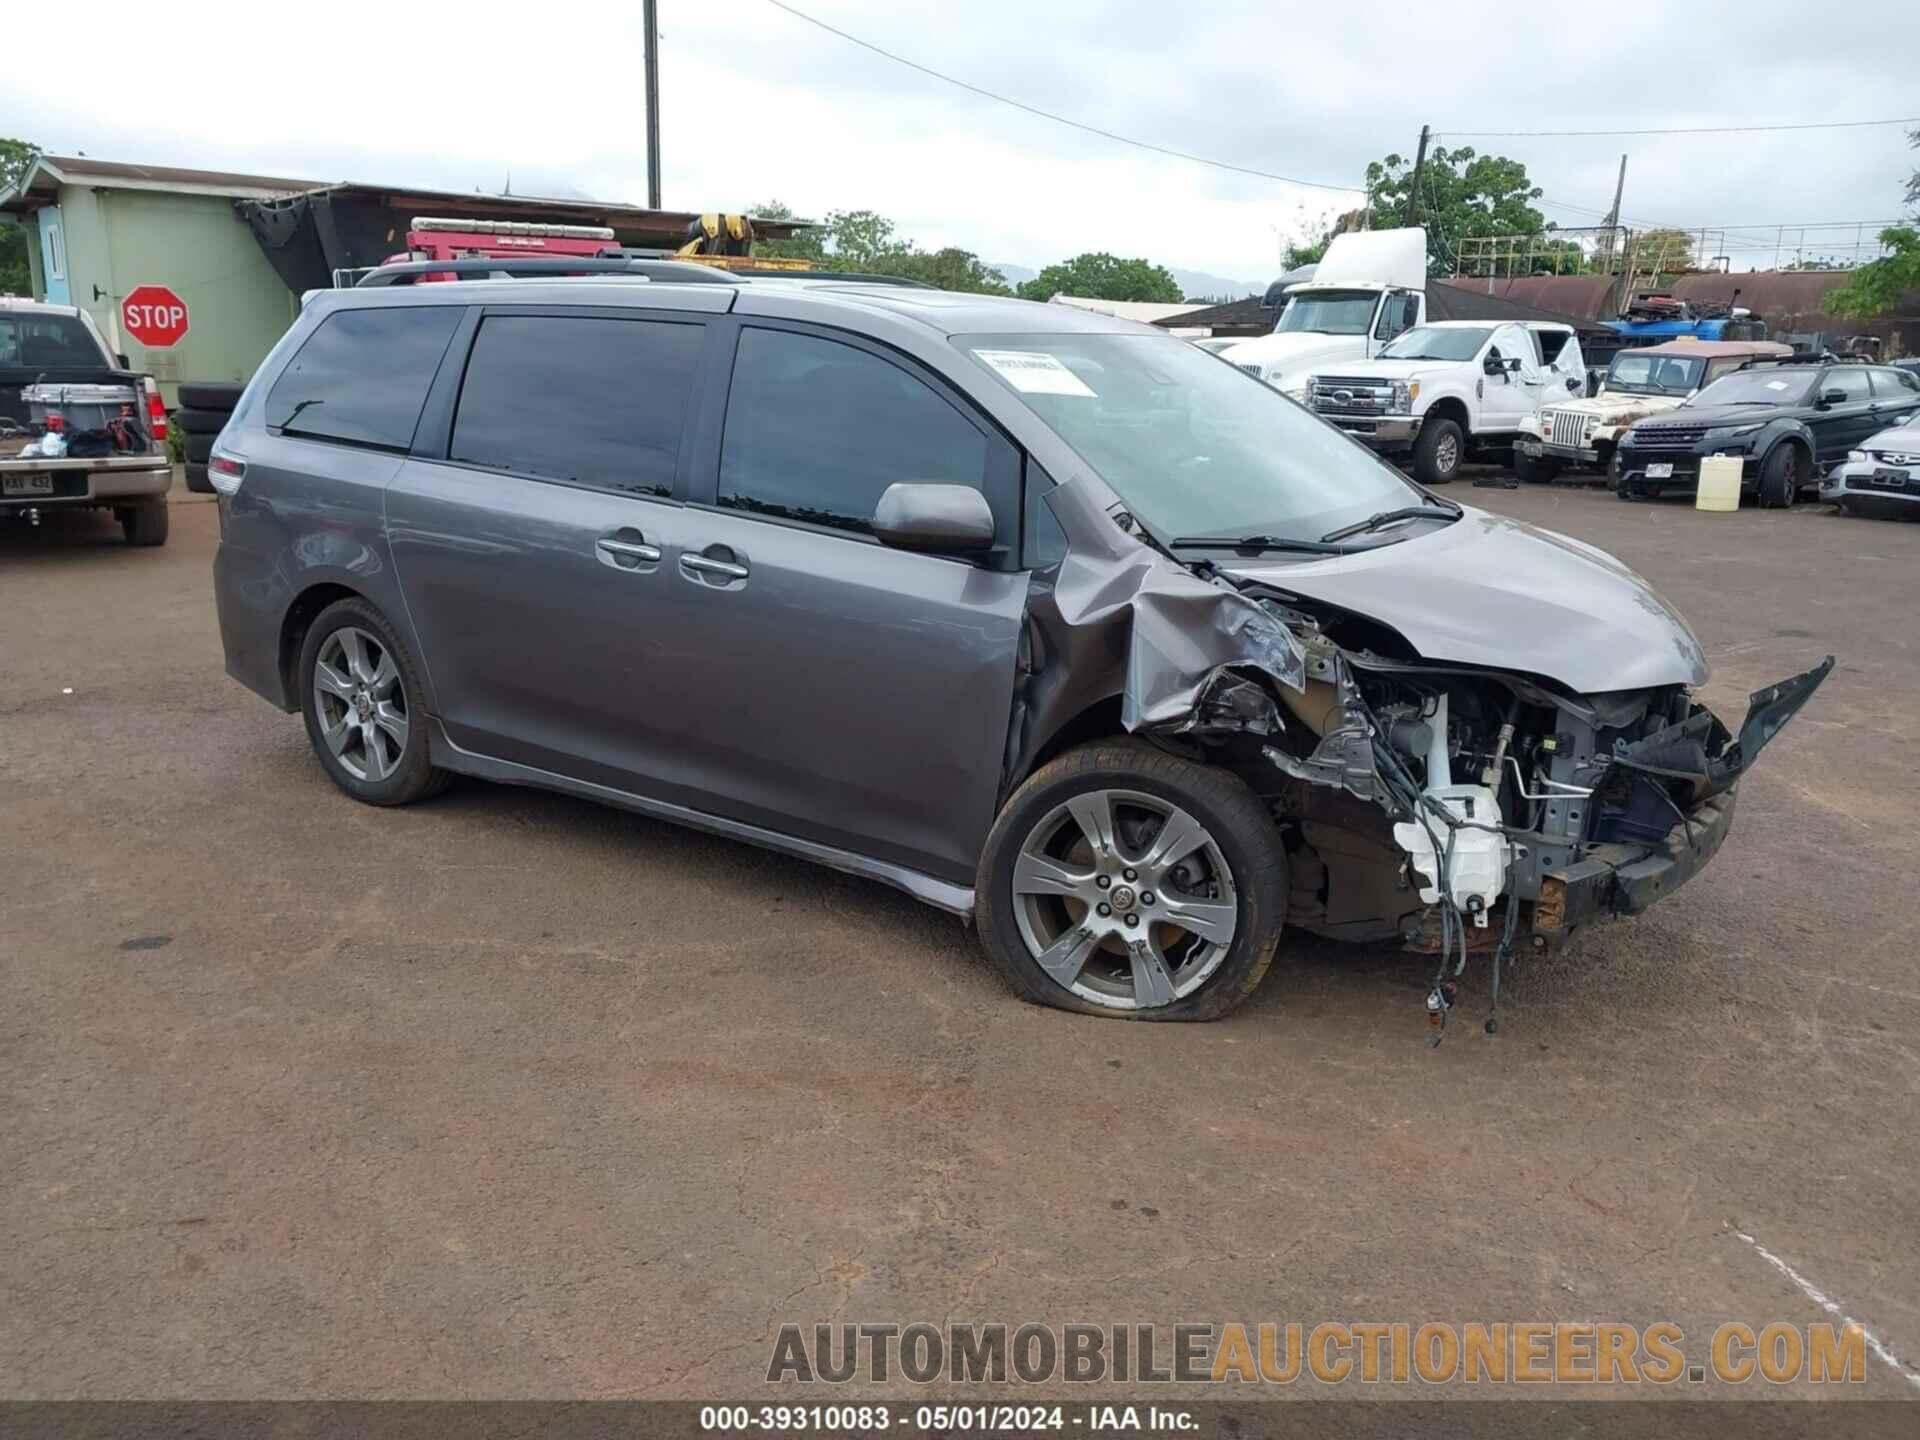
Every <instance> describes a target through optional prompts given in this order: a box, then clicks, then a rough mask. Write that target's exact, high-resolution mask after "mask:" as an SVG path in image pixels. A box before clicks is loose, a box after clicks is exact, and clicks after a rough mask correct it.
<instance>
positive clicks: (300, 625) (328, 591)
mask: <svg viewBox="0 0 1920 1440" xmlns="http://www.w3.org/2000/svg"><path fill="white" fill-rule="evenodd" d="M341 600H365V601H366V602H367V603H368V604H369V605H371V604H373V603H374V602H373V600H372V599H371V598H370V597H369V596H367V595H366V594H365V593H363V592H362V591H359V590H355V589H354V588H353V587H352V586H349V585H342V584H341V583H340V582H339V581H338V580H321V581H317V582H315V583H314V584H311V585H309V586H307V588H306V589H304V590H302V591H301V592H300V593H299V594H298V595H296V596H294V597H293V602H292V603H291V604H290V605H288V606H287V611H286V614H284V615H282V616H281V617H280V648H279V667H280V683H281V684H282V685H284V686H285V687H286V692H287V699H288V701H289V702H291V707H292V708H294V709H298V708H299V706H300V677H299V676H298V675H296V674H295V673H294V671H295V669H296V667H297V666H298V664H299V661H300V651H301V649H302V647H304V646H305V645H306V643H307V631H309V630H311V629H312V628H313V622H314V620H315V619H317V618H318V617H319V615H320V612H321V611H323V610H325V609H326V608H327V607H328V606H329V605H333V604H336V603H337V602H339V601H341Z"/></svg>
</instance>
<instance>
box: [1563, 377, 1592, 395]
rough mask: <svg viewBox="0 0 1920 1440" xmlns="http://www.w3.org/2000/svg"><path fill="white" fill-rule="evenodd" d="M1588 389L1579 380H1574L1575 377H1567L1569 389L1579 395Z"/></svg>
mask: <svg viewBox="0 0 1920 1440" xmlns="http://www.w3.org/2000/svg"><path fill="white" fill-rule="evenodd" d="M1586 388H1587V387H1586V386H1584V385H1582V384H1581V383H1580V382H1579V381H1578V380H1576V379H1574V378H1573V376H1571V375H1569V376H1568V377H1567V389H1569V390H1572V391H1574V392H1575V393H1576V394H1577V393H1578V392H1580V391H1581V390H1584V389H1586Z"/></svg>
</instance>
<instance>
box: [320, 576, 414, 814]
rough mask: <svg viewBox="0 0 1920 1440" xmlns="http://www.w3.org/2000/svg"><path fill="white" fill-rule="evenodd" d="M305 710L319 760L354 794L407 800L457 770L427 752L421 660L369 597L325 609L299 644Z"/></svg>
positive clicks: (390, 801)
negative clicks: (438, 765) (447, 768)
mask: <svg viewBox="0 0 1920 1440" xmlns="http://www.w3.org/2000/svg"><path fill="white" fill-rule="evenodd" d="M299 665H300V669H299V673H298V680H299V685H300V713H301V715H302V717H303V718H304V719H305V720H306V723H307V738H308V739H309V740H310V741H312V743H313V753H314V754H315V755H317V756H318V757H319V758H320V767H321V768H322V769H323V770H325V771H326V772H327V778H328V779H330V780H332V781H333V783H334V784H336V785H338V786H339V787H340V788H341V789H342V790H344V791H346V792H347V794H349V795H351V796H352V797H353V798H354V799H356V800H359V801H363V802H364V803H366V804H368V805H406V804H410V803H411V802H413V801H415V800H424V799H426V798H427V797H428V796H429V795H434V794H437V793H438V792H439V791H441V790H443V789H445V788H446V785H447V782H448V780H450V779H451V778H452V777H451V776H450V775H449V774H448V773H447V772H446V771H444V770H440V769H437V768H436V767H435V766H434V765H433V764H432V763H431V762H430V761H429V759H428V755H427V712H426V705H425V695H426V689H425V687H424V686H423V685H422V684H421V681H420V666H419V664H418V662H416V661H415V660H414V658H413V656H412V655H411V654H410V653H409V652H408V650H407V647H406V645H405V644H404V643H402V641H401V640H400V638H399V636H397V635H396V634H395V633H394V630H393V627H392V626H391V625H390V624H388V623H387V618H386V616H384V615H382V614H381V613H380V612H379V611H378V610H377V609H375V608H374V607H373V606H372V605H369V604H368V603H367V602H366V601H365V600H361V599H359V598H357V597H356V598H353V599H348V600H338V601H335V602H334V603H333V604H331V605H329V606H328V607H327V608H326V609H325V610H322V611H321V612H320V614H319V617H318V618H317V619H315V620H314V622H313V625H312V628H310V629H309V630H308V631H307V638H306V643H305V644H303V645H302V646H301V647H300V660H299Z"/></svg>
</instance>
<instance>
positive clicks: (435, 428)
mask: <svg viewBox="0 0 1920 1440" xmlns="http://www.w3.org/2000/svg"><path fill="white" fill-rule="evenodd" d="M373 278H377V277H373ZM208 474H209V477H210V478H211V479H212V480H213V482H214V484H215V486H216V488H217V489H218V490H219V491H220V492H221V499H220V520H221V539H220V544H219V548H218V551H217V553H216V556H215V560H214V570H213V580H214V595H215V600H216V602H217V610H218V615H219V622H220V631H221V637H222V641H223V644H224V648H225V654H226V668H227V671H228V673H229V674H230V675H231V676H233V677H234V678H235V679H237V680H238V681H240V682H241V683H242V684H244V685H246V686H248V687H250V688H251V689H253V690H255V691H257V692H258V693H259V694H261V695H262V696H264V697H266V698H267V699H268V700H269V701H271V702H272V703H273V704H275V705H277V706H279V707H280V708H282V709H284V710H287V711H289V712H294V711H297V712H299V714H300V715H301V716H302V718H303V720H304V723H305V726H306V729H307V733H308V735H309V737H310V739H311V741H312V744H313V748H314V752H315V754H316V756H317V757H318V761H319V764H320V766H321V767H322V768H323V769H324V770H325V772H326V774H327V775H328V777H329V778H330V779H331V780H332V781H333V782H334V783H335V784H336V785H338V786H339V787H340V789H341V790H343V791H345V792H346V793H347V794H348V795H350V796H352V797H354V798H355V799H357V800H361V801H364V802H366V803H369V804H373V805H396V804H401V803H405V802H408V801H414V800H419V799H422V798H424V797H426V796H428V795H431V794H432V793H434V792H435V791H436V790H438V789H439V788H440V787H441V786H443V785H444V784H446V783H447V781H448V779H449V778H450V776H451V775H453V774H454V773H460V774H465V775H471V776H479V777H482V778H484V779H489V780H495V781H501V782H504V783H507V784H518V785H532V786H538V787H542V788H546V789H552V790H558V791H563V792H566V793H569V794H574V795H579V796H585V797H589V798H592V799H596V800H600V801H604V802H607V803H610V804H614V805H620V806H624V807H626V808H629V809H632V810H636V811H639V812H641V813H644V814H648V815H653V816H658V817H662V818H665V819H668V820H672V821H675V822H677V823H681V824H685V825H691V826H695V827H698V828H701V829H705V830H709V831H713V832H717V833H719V834H721V835H727V836H732V837H735V838H737V839H741V840H745V841H750V842H752V843H755V844H759V845H764V846H768V847H771V848H773V849H776V850H781V851H785V852H787V853H790V854H794V855H799V856H802V857H805V858H807V859H809V860H814V861H818V862H820V863H823V864H826V865H831V866H835V867H837V868H840V869H843V870H847V871H850V872H853V873H855V874H859V875H864V876H869V877H872V878H875V879H879V880H882V881H885V882H887V883H889V884H892V885H896V886H898V887H900V888H901V889H903V890H905V891H907V892H908V893H910V894H912V895H915V896H917V897H919V898H920V899H922V900H924V901H927V902H929V903H930V904H932V905H935V906H938V907H940V908H942V909H945V910H948V911H951V912H953V913H954V914H957V915H961V916H967V917H970V918H971V919H973V920H974V921H975V922H976V923H977V924H978V926H979V929H980V934H981V938H982V939H983V941H984V942H985V945H986V948H987V950H988V952H989V953H990V954H991V955H992V957H993V959H994V961H995V962H996V963H997V964H998V966H999V968H1000V969H1001V970H1002V972H1003V973H1004V974H1005V975H1006V977H1007V978H1008V980H1009V982H1010V983H1011V985H1012V987H1013V988H1014V989H1015V990H1016V991H1017V992H1018V993H1019V994H1020V995H1022V996H1024V997H1026V998H1027V999H1030V1000H1034V1001H1040V1002H1044V1003H1047V1004H1051V1005H1058V1006H1062V1007H1065V1008H1069V1009H1076V1010H1082V1011H1086V1012H1089V1013H1093V1014H1100V1015H1125V1016H1136V1017H1143V1018H1149V1019H1205V1018H1212V1017H1215V1016H1218V1015H1221V1014H1224V1013H1225V1012H1226V1011H1228V1010H1230V1009H1232V1008H1233V1007H1234V1006H1235V1005H1236V1004H1238V1003H1239V1002H1240V1001H1241V1000H1242V999H1244V998H1245V997H1246V995H1247V994H1249V993H1250V992H1251V991H1252V990H1253V988H1254V987H1255V985H1257V984H1258V983H1259V980H1260V978H1261V976H1262V975H1263V974H1264V973H1265V971H1266V970H1267V968H1268V966H1269V964H1270V963H1271V962H1272V960H1273V958H1274V955H1275V952H1276V949H1277V947H1278V945H1279V943H1280V940H1281V936H1282V927H1283V924H1291V925H1293V926H1295V927H1297V928H1299V929H1301V930H1306V931H1310V932H1314V933H1318V934H1323V935H1330V936H1336V937H1340V938H1346V939H1357V940H1383V939H1399V938H1403V937H1412V938H1413V939H1414V941H1415V942H1416V943H1419V944H1424V945H1425V946H1427V947H1428V948H1430V949H1434V948H1439V947H1440V946H1441V945H1443V944H1444V946H1445V948H1446V950H1447V951H1448V953H1449V954H1450V953H1451V952H1452V951H1453V950H1454V949H1456V948H1458V949H1461V951H1462V961H1464V956H1465V947H1466V946H1467V936H1468V933H1469V932H1470V931H1474V930H1476V929H1477V928H1479V927H1483V926H1487V925H1489V924H1495V923H1497V924H1498V925H1499V926H1500V927H1501V928H1500V930H1499V931H1498V932H1496V933H1498V934H1499V935H1500V936H1501V937H1502V938H1503V940H1504V941H1505V942H1506V943H1508V944H1511V943H1515V942H1516V941H1517V940H1520V939H1525V938H1526V937H1527V936H1529V935H1532V936H1535V937H1538V942H1537V943H1539V944H1541V945H1552V944H1557V943H1559V942H1560V941H1561V940H1563V939H1564V938H1566V937H1567V936H1568V935H1570V934H1572V933H1575V932H1577V931H1578V930H1579V929H1580V928H1581V927H1582V926H1583V925H1585V924H1586V923H1588V922H1590V921H1592V920H1594V919H1596V918H1598V917H1601V916H1608V915H1623V914H1632V913H1635V912H1638V911H1640V910H1643V909H1645V908H1646V907H1647V906H1648V905H1650V904H1652V903H1653V902H1654V901H1655V900H1657V899H1659V898H1661V897H1663V896H1665V895H1667V894H1670V893H1671V892H1672V891H1673V890H1674V889H1675V888H1676V887H1677V886H1679V885H1680V884H1681V883H1682V882H1683V881H1685V880H1686V879H1688V877H1690V876H1691V875H1693V874H1694V873H1696V872H1697V871H1698V870H1699V869H1700V867H1701V866H1702V865H1704V864H1705V863H1706V862H1707V860H1708V859H1709V858H1710V857H1711V856H1712V855H1713V854H1714V853H1715V851H1716V850H1717V849H1718V848H1719V846H1720V845H1721V843H1722V842H1723V840H1724V839H1725V838H1726V835H1727V833H1728V829H1729V826H1730V825H1731V822H1732V816H1733V803H1734V790H1733V786H1734V782H1735V780H1736V779H1737V778H1738V776H1739V775H1740V773H1741V772H1742V771H1743V770H1744V769H1745V768H1746V767H1747V766H1748V765H1750V764H1751V763H1752V762H1753V760H1754V758H1755V757H1756V756H1757V754H1758V753H1759V751H1760V749H1761V747H1762V746H1763V745H1765V744H1766V743H1767V741H1768V739H1770V738H1771V736H1772V735H1773V734H1774V733H1775V732H1776V731H1777V730H1778V729H1779V727H1780V726H1781V725H1782V724H1783V723H1784V722H1785V721H1786V719H1787V718H1788V717H1789V716H1790V715H1791V714H1793V713H1794V711H1795V710H1797V709H1798V708H1799V706H1800V705H1801V704H1803V703H1804V702H1805V700H1806V699H1807V697H1808V696H1809V695H1811V694H1812V693H1813V691H1814V689H1815V688H1816V687H1817V686H1818V685H1819V684H1820V682H1821V680H1822V679H1823V678H1824V677H1825V675H1826V673H1827V669H1828V667H1830V666H1831V664H1832V661H1831V660H1830V659H1829V660H1828V661H1827V662H1825V663H1824V664H1822V665H1820V666H1817V667H1815V668H1814V669H1813V670H1811V671H1809V672H1807V673H1806V674H1804V675H1801V676H1798V677H1796V678H1794V679H1793V680H1790V681H1787V682H1784V683H1783V684H1781V685H1778V686H1774V687H1770V688H1769V689H1768V690H1767V691H1764V692H1762V693H1761V694H1760V695H1758V696H1756V697H1755V703H1754V706H1753V709H1752V712H1751V713H1750V715H1749V717H1748V719H1747V722H1746V724H1745V725H1744V726H1743V727H1742V728H1741V731H1740V734H1739V737H1738V738H1737V739H1735V738H1734V737H1732V736H1730V735H1729V733H1728V732H1727V730H1726V729H1725V728H1724V727H1723V726H1722V725H1721V724H1720V722H1719V721H1718V720H1717V719H1715V718H1714V716H1713V715H1712V714H1711V713H1710V712H1709V711H1708V710H1706V709H1705V708H1704V707H1703V706H1702V705H1701V704H1700V703H1699V702H1698V701H1697V700H1696V699H1695V698H1694V694H1695V691H1696V690H1697V688H1698V687H1699V686H1700V685H1701V684H1702V683H1703V682H1704V681H1705V679H1706V678H1707V666H1706V660H1705V657H1704V655H1703V653H1702V651H1701V648H1700V646H1699V644H1698V643H1697V642H1696V641H1695V639H1694V637H1693V635H1692V633H1691V632H1690V631H1689V630H1688V629H1687V627H1686V624H1685V623H1684V622H1683V621H1682V620H1681V619H1680V617H1679V616H1678V615H1677V614H1675V613H1674V612H1673V610H1672V609H1671V608H1669V607H1668V606H1667V605H1666V604H1665V603H1664V602H1663V601H1661V600H1660V599H1659V598H1658V597H1657V596H1656V595H1655V594H1654V593H1653V592H1652V591H1651V590H1649V589H1648V587H1647V586H1646V584H1645V583H1644V582H1643V581H1641V580H1640V579H1638V578H1637V577H1636V576H1635V575H1633V574H1632V572H1630V571H1629V570H1627V569H1626V568H1625V567H1624V566H1622V565H1620V564H1619V562H1617V561H1615V560H1613V559H1611V558H1610V557H1608V556H1607V555H1605V554H1603V553H1602V552H1600V551H1598V550H1595V549H1593V548H1591V547H1590V546H1586V545H1583V544H1580V543H1578V542H1576V541H1573V540H1569V539H1566V538H1564V537H1561V536H1557V535H1553V534H1551V533H1548V532H1545V531H1541V530H1536V529H1533V528H1532V527H1530V526H1527V525H1523V524H1520V523H1518V522H1516V521H1513V520H1509V519H1506V518H1504V517H1502V516H1497V515H1490V514H1484V513H1481V512H1478V511H1474V510H1470V509H1466V508H1464V507H1462V506H1459V505H1454V504H1451V503H1445V502H1442V501H1440V500H1438V499H1437V498H1435V497H1433V496H1431V495H1430V494H1428V493H1427V492H1425V491H1423V490H1421V489H1420V488H1419V487H1417V486H1415V485H1414V484H1412V483H1411V482H1410V481H1408V480H1407V479H1406V478H1404V477H1403V476H1401V475H1400V474H1399V473H1398V472H1397V471H1395V470H1393V469H1392V468H1391V467H1389V466H1387V465H1384V464H1382V463H1380V462H1379V461H1378V460H1376V459H1375V458H1374V457H1372V456H1370V455H1368V454H1367V453H1366V452H1365V451H1364V450H1363V449H1361V448H1360V447H1359V446H1356V445H1354V444H1352V443H1351V442H1350V441H1349V440H1348V439H1346V438H1345V437H1344V436H1342V435H1340V434H1338V433H1336V432H1335V431H1334V430H1333V429H1332V427H1330V426H1327V425H1324V424H1321V423H1320V422H1319V421H1317V420H1315V419H1314V418H1313V417H1312V416H1310V415H1308V414H1306V413H1305V412H1304V411H1303V410H1301V408H1300V407H1299V406H1297V405H1295V404H1293V403H1291V402H1290V401H1288V400H1287V399H1285V398H1284V397H1283V396H1281V395H1279V394H1278V393H1276V392H1275V391H1274V390H1272V389H1271V388H1269V387H1268V386H1266V385H1264V384H1262V383H1259V382H1257V381H1255V380H1253V379H1252V378H1251V377H1249V376H1247V375H1246V374H1244V373H1243V372H1241V371H1238V370H1236V369H1235V368H1234V367H1232V366H1229V365H1219V364H1216V363H1214V362H1213V361H1212V360H1211V359H1209V358H1208V357H1207V356H1205V355H1202V354H1201V353H1200V352H1199V351H1197V350H1196V349H1195V348H1194V347H1193V346H1191V345H1189V344H1187V343H1186V342H1185V341H1183V340H1180V339H1178V338H1175V337H1172V336H1168V335H1166V334H1164V333H1162V332H1158V331H1155V330H1152V329H1151V328H1150V327H1146V326H1140V325H1135V324H1131V323H1129V322H1127V321H1123V320H1116V319H1112V318H1109V317H1106V316H1101V315H1095V314H1089V313H1087V312H1084V311H1080V310H1075V309H1070V308H1068V307H1065V306H1059V305H1034V304H1028V303H1025V302H1021V301H1015V300H1008V299H995V298H991V297H986V296H978V295H958V294H949V293H944V292H936V291H926V290H906V289H899V288H889V287H882V286H872V285H863V284H847V283H842V282H833V281H807V282H802V281H793V280H767V281H759V280H748V281H738V280H726V281H725V283H703V284H697V285H696V284H680V283H657V282H656V283H649V282H646V281H642V280H637V279H626V280H597V279H584V280H574V281H515V282H510V283H509V282H492V283H480V284H473V283H466V282H455V283H448V284H435V285H423V286H418V287H416V288H412V289H372V290H369V289H365V288H361V289H355V290H351V291H342V292H329V293H326V294H322V295H319V296H316V297H315V298H314V299H313V300H312V301H310V302H309V303H308V305H307V307H306V308H305V310H304V311H303V312H302V314H301V316H300V318H299V319H298V321H297V322H296V323H295V324H294V326H293V327H292V329H291V330H290V331H289V332H288V334H287V335H286V336H285V337H284V338H283V339H282V341H281V342H280V344H279V345H277V346H276V347H275V349H274V351H273V353H272V354H271V355H270V356H269V357H268V358H267V360H266V361H265V363H264V364H263V365H262V367H261V369H260V371H259V373H258V374H257V375H256V376H255V377H254V378H253V380H252V382H251V383H250V385H249V386H248V388H247V390H246V392H245V394H244V395H243V396H242V398H241V400H240V403H239V405H238V407H237V408H236V410H235V412H234V415H233V417H232V419H231V421H230V422H229V423H228V424H227V425H226V427H225V428H224V429H223V431H222V432H221V435H220V438H219V440H218V441H217V443H216V444H215V446H214V450H213V456H212V459H211V461H210V462H209V470H208Z"/></svg>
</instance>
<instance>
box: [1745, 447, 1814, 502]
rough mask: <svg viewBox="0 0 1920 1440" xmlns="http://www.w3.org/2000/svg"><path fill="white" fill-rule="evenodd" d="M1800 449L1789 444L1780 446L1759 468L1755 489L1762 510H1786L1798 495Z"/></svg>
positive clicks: (1800, 477)
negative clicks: (1758, 480) (1758, 477)
mask: <svg viewBox="0 0 1920 1440" xmlns="http://www.w3.org/2000/svg"><path fill="white" fill-rule="evenodd" d="M1800 468H1801V467H1800V447H1799V446H1798V445H1795V444H1793V443H1791V442H1789V443H1787V444H1785V445H1780V446H1778V447H1776V448H1775V449H1774V452H1773V453H1772V454H1771V455H1769V456H1767V460H1766V463H1765V464H1764V465H1762V466H1761V467H1760V483H1759V485H1758V486H1756V487H1755V495H1756V498H1757V499H1758V500H1759V501H1760V504H1761V506H1762V508H1764V509H1770V510H1788V509H1791V508H1792V506H1793V502H1794V501H1795V500H1796V499H1798V498H1799V495H1800V481H1801V479H1802V476H1801V474H1800Z"/></svg>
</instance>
